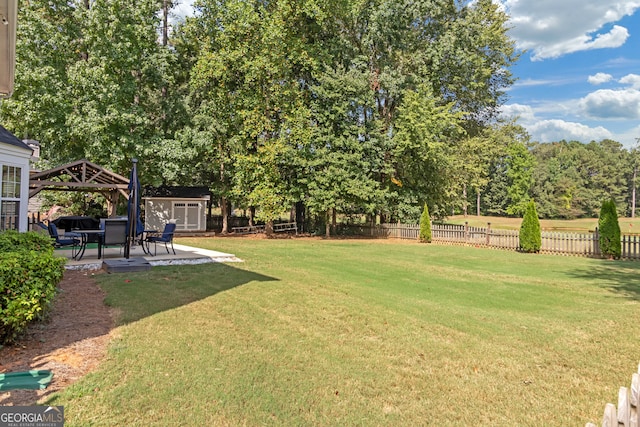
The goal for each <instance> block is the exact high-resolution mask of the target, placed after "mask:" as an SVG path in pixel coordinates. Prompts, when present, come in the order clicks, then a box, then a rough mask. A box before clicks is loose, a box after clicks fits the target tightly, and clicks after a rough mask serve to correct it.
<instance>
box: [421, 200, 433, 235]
mask: <svg viewBox="0 0 640 427" xmlns="http://www.w3.org/2000/svg"><path fill="white" fill-rule="evenodd" d="M418 238H419V240H420V242H422V243H431V217H430V216H429V207H428V206H427V204H426V203H425V204H424V210H423V211H422V215H421V216H420V236H419V237H418Z"/></svg>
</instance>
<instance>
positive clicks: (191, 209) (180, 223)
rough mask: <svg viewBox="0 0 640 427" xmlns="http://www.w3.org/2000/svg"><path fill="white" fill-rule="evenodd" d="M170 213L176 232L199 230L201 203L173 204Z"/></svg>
mask: <svg viewBox="0 0 640 427" xmlns="http://www.w3.org/2000/svg"><path fill="white" fill-rule="evenodd" d="M171 213H172V217H173V218H175V219H176V229H177V230H200V225H201V224H200V218H201V214H202V202H173V203H172V206H171Z"/></svg>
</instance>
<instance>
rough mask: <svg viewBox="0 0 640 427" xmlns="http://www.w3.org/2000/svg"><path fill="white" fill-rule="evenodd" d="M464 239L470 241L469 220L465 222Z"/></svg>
mask: <svg viewBox="0 0 640 427" xmlns="http://www.w3.org/2000/svg"><path fill="white" fill-rule="evenodd" d="M464 241H465V242H468V241H469V221H465V222H464Z"/></svg>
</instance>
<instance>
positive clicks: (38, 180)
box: [29, 159, 129, 197]
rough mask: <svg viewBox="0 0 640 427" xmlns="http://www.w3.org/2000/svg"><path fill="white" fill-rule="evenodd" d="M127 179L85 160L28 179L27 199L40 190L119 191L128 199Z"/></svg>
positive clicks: (39, 173)
mask: <svg viewBox="0 0 640 427" xmlns="http://www.w3.org/2000/svg"><path fill="white" fill-rule="evenodd" d="M128 186H129V179H128V178H125V177H123V176H121V175H118V174H117V173H114V172H111V171H109V170H107V169H105V168H103V167H101V166H98V165H96V164H95V163H91V162H90V161H88V160H86V159H82V160H78V161H76V162H73V163H67V164H66V165H62V166H58V167H57V168H53V169H49V170H46V171H42V172H36V173H33V174H31V176H30V177H29V197H33V196H35V195H36V194H38V193H39V192H40V191H42V190H59V191H100V190H108V191H119V192H120V193H121V194H122V195H124V196H125V197H128V194H129V190H128Z"/></svg>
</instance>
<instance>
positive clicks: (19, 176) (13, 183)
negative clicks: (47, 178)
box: [0, 126, 33, 231]
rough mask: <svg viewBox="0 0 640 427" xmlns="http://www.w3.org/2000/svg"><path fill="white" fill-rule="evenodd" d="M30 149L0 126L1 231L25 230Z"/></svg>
mask: <svg viewBox="0 0 640 427" xmlns="http://www.w3.org/2000/svg"><path fill="white" fill-rule="evenodd" d="M32 153H33V150H31V148H29V146H28V145H27V144H25V143H24V142H22V141H20V140H19V139H18V138H17V137H16V136H15V135H13V134H12V133H11V132H9V131H8V130H6V129H5V128H4V127H3V126H0V230H18V231H27V227H28V223H29V219H28V216H27V215H28V213H27V212H28V208H29V160H30V159H31V154H32Z"/></svg>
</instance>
